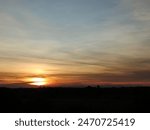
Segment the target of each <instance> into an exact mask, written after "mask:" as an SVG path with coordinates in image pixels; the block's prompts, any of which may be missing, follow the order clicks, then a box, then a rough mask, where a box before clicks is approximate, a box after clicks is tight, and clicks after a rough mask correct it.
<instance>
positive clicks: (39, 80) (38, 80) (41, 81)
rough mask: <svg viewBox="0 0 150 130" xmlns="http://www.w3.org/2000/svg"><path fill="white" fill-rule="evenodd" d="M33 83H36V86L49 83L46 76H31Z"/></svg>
mask: <svg viewBox="0 0 150 130" xmlns="http://www.w3.org/2000/svg"><path fill="white" fill-rule="evenodd" d="M30 81H31V83H30V84H31V85H36V86H43V85H47V84H48V83H47V80H46V78H39V77H35V78H31V79H30Z"/></svg>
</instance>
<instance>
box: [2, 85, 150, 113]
mask: <svg viewBox="0 0 150 130" xmlns="http://www.w3.org/2000/svg"><path fill="white" fill-rule="evenodd" d="M149 103H150V87H127V88H125V87H124V88H123V87H122V88H38V89H33V88H17V89H9V88H0V112H49V113H51V112H73V113H74V112H91V113H93V112H107V113H109V112H125V113H126V112H129V113H131V112H134V113H135V112H150V106H149Z"/></svg>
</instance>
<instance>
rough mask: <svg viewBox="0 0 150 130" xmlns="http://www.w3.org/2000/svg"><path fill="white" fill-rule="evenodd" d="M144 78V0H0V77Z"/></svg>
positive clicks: (148, 52)
mask: <svg viewBox="0 0 150 130" xmlns="http://www.w3.org/2000/svg"><path fill="white" fill-rule="evenodd" d="M34 76H41V77H46V78H48V79H49V80H50V82H52V84H53V85H54V84H72V83H73V84H89V83H90V84H102V83H124V84H128V83H141V84H145V83H150V0H0V81H1V83H20V82H23V81H24V78H27V77H34Z"/></svg>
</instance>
